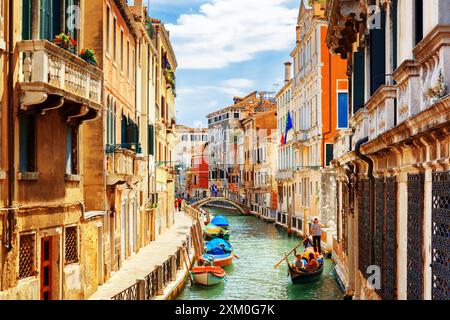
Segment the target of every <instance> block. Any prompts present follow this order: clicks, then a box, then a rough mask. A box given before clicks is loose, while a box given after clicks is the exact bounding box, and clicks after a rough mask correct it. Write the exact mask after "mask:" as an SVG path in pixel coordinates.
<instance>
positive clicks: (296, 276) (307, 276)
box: [286, 237, 325, 284]
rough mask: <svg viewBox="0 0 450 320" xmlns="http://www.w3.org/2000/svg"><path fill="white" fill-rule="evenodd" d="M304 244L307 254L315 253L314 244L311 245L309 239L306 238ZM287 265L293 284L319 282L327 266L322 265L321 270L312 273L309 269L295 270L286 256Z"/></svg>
mask: <svg viewBox="0 0 450 320" xmlns="http://www.w3.org/2000/svg"><path fill="white" fill-rule="evenodd" d="M303 243H304V245H305V252H314V251H311V249H312V248H313V244H312V243H311V240H310V239H309V237H306V238H305V240H304V242H303ZM286 263H287V265H288V268H289V270H288V273H289V275H290V277H291V280H292V283H293V284H301V283H308V282H313V281H316V280H318V279H319V278H320V276H321V275H322V273H323V269H324V265H325V263H324V262H322V263H320V265H319V268H318V269H317V270H316V271H310V270H307V269H300V270H295V269H294V268H293V267H292V266H291V264H290V263H289V260H288V258H287V256H286Z"/></svg>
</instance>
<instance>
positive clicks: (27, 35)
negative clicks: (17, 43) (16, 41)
mask: <svg viewBox="0 0 450 320" xmlns="http://www.w3.org/2000/svg"><path fill="white" fill-rule="evenodd" d="M30 39H31V0H22V40H30Z"/></svg>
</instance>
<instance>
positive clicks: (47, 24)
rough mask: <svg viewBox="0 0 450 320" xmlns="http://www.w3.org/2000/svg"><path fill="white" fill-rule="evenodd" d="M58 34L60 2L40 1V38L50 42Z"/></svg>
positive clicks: (51, 0)
mask: <svg viewBox="0 0 450 320" xmlns="http://www.w3.org/2000/svg"><path fill="white" fill-rule="evenodd" d="M59 33H61V1H60V0H41V5H40V38H41V39H47V40H49V41H52V40H53V38H54V36H55V35H56V34H59Z"/></svg>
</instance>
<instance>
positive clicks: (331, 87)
mask: <svg viewBox="0 0 450 320" xmlns="http://www.w3.org/2000/svg"><path fill="white" fill-rule="evenodd" d="M326 33H327V23H326V19H325V3H324V2H323V1H301V3H300V9H299V15H298V20H297V27H296V39H297V42H296V46H295V48H294V50H293V51H292V52H291V57H292V59H293V62H294V63H293V67H294V70H293V74H294V77H293V78H292V79H291V70H290V69H291V64H286V65H285V68H286V82H285V83H286V85H285V87H284V88H282V90H281V91H280V92H279V94H278V103H279V106H278V109H279V113H278V126H279V130H278V134H279V138H280V142H282V143H281V146H280V148H279V159H280V160H279V173H278V180H279V186H280V189H279V207H280V214H279V219H278V221H279V223H280V224H281V225H283V226H284V227H286V228H287V229H288V232H293V231H298V232H300V233H303V232H304V231H306V232H307V233H309V224H310V223H311V221H312V220H313V217H314V216H318V217H319V219H320V221H321V222H322V223H323V224H325V225H326V226H328V227H329V229H328V230H326V232H325V233H324V235H323V239H324V240H325V241H326V242H329V240H331V239H332V237H331V234H332V233H333V232H334V224H335V221H336V217H335V207H334V204H335V194H336V182H335V181H336V180H335V177H336V174H335V171H334V169H333V168H332V167H331V161H332V159H333V154H334V142H333V139H334V137H335V136H336V134H337V133H338V132H339V131H340V130H341V129H345V128H347V127H348V113H347V100H348V80H347V76H346V64H345V63H344V62H343V61H342V60H340V59H339V58H337V57H335V56H332V55H331V54H330V52H329V51H328V49H327V47H326V45H325V37H326ZM288 118H290V121H291V123H292V129H290V130H287V129H288V128H287V127H286V123H288V121H287V119H288ZM282 140H283V141H282ZM329 235H330V236H329Z"/></svg>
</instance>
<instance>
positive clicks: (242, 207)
mask: <svg viewBox="0 0 450 320" xmlns="http://www.w3.org/2000/svg"><path fill="white" fill-rule="evenodd" d="M212 202H225V203H228V204H230V205H232V206H233V207H235V208H236V209H238V210H239V211H240V212H241V213H243V214H250V208H249V207H247V206H246V205H244V204H242V203H239V202H237V201H234V200H231V199H230V198H227V197H207V198H204V199H201V200H199V201H197V202H195V203H193V204H192V207H194V208H199V207H201V206H204V205H207V204H208V203H212Z"/></svg>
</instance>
